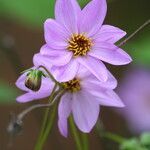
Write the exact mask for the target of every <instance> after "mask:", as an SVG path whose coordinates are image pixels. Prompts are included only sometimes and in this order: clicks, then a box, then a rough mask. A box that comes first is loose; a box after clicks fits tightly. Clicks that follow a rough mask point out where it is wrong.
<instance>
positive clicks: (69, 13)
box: [55, 0, 80, 33]
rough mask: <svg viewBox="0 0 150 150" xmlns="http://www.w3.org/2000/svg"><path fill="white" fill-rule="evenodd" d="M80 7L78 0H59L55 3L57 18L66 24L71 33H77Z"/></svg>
mask: <svg viewBox="0 0 150 150" xmlns="http://www.w3.org/2000/svg"><path fill="white" fill-rule="evenodd" d="M79 12H80V7H79V5H78V4H77V2H76V0H57V1H56V5H55V18H56V20H57V22H59V23H61V24H62V25H64V27H65V28H66V29H67V30H68V31H69V32H70V33H77V32H78V30H77V16H78V13H79Z"/></svg>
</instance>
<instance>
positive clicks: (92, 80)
mask: <svg viewBox="0 0 150 150" xmlns="http://www.w3.org/2000/svg"><path fill="white" fill-rule="evenodd" d="M79 79H81V84H83V86H84V87H91V85H95V86H99V87H100V88H105V89H106V88H107V89H115V88H116V87H117V80H116V79H115V77H114V76H113V75H112V74H111V73H110V72H109V71H108V79H107V81H106V82H102V81H100V80H98V79H97V78H96V77H95V76H93V75H92V74H90V75H89V76H86V77H84V78H81V77H80V76H79Z"/></svg>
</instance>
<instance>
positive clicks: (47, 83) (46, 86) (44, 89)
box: [16, 77, 54, 103]
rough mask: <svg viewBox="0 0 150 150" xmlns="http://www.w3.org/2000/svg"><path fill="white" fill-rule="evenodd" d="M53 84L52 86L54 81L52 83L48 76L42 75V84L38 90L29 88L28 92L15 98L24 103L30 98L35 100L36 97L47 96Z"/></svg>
mask: <svg viewBox="0 0 150 150" xmlns="http://www.w3.org/2000/svg"><path fill="white" fill-rule="evenodd" d="M53 86H54V83H52V81H51V80H50V79H49V78H45V77H43V79H42V85H41V88H40V89H39V91H37V92H34V91H31V90H29V92H28V93H26V94H23V95H21V96H19V97H17V99H16V100H17V101H18V102H20V103H26V102H29V101H32V100H37V99H41V98H45V97H48V96H50V94H51V90H52V88H53Z"/></svg>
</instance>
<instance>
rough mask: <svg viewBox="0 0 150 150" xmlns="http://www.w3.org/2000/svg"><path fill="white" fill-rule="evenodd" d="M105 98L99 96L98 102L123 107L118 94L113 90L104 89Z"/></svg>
mask: <svg viewBox="0 0 150 150" xmlns="http://www.w3.org/2000/svg"><path fill="white" fill-rule="evenodd" d="M106 94H107V98H101V97H99V99H98V100H99V103H100V105H103V106H112V107H125V105H124V103H123V102H122V101H121V99H120V98H119V96H118V95H117V94H116V93H115V92H114V91H113V90H107V91H106Z"/></svg>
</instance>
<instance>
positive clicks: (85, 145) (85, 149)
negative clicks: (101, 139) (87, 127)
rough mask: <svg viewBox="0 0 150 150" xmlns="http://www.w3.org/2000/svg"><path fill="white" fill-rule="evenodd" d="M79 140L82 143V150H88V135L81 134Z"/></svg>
mask: <svg viewBox="0 0 150 150" xmlns="http://www.w3.org/2000/svg"><path fill="white" fill-rule="evenodd" d="M81 138H82V142H83V150H88V149H89V143H88V135H87V134H86V133H81Z"/></svg>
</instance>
